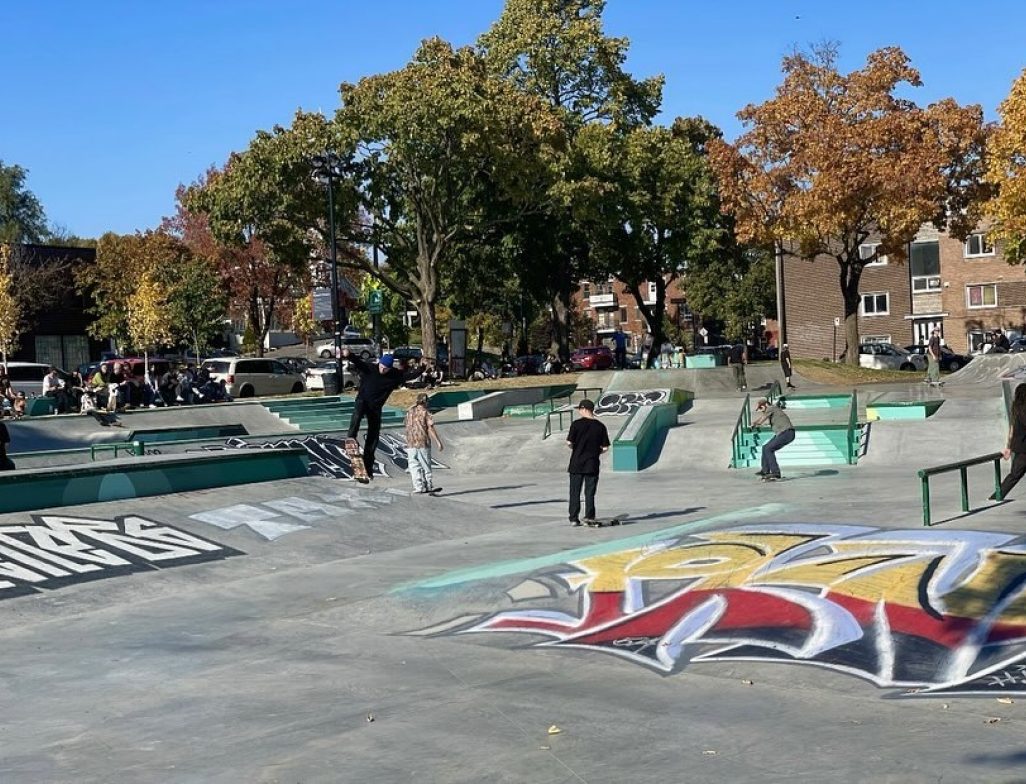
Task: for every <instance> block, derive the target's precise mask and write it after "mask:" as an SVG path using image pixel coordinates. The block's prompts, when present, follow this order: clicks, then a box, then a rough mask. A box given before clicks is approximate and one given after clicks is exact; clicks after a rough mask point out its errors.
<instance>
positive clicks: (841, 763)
mask: <svg viewBox="0 0 1026 784" xmlns="http://www.w3.org/2000/svg"><path fill="white" fill-rule="evenodd" d="M653 379H654V382H653V383H652V384H651V388H662V387H665V386H668V384H666V383H663V381H665V379H661V380H656V379H655V377H654V376H653ZM800 386H802V387H803V388H802V389H801V390H800V391H802V392H804V391H811V388H810V387H808V385H805V384H800ZM877 395H886V396H887V397H888V399H914V398H915V397H917V396H923V395H926V396H927V397H929V398H933V397H941V396H942V397H943V398H944V399H945V403H944V405H943V406H942V407H941V408H940V410H939V411H938V413H937V414H936V415H935V416H934V417H931V419H929V420H926V421H919V422H876V423H874V424H873V425H872V426H871V427H870V430H869V438H868V451H867V453H866V455H865V457H864V459H863V460H862V461H861V462H860V464H859V465H857V466H825V467H822V468H807V469H800V470H799V469H796V470H793V471H789V472H787V473H788V475H789V481H786V482H782V483H778V484H770V485H766V484H762V483H759V482H758V481H757V480H756V479H755V477H754V476H752V474H751V472H738V471H732V470H728V469H727V468H726V464H727V461H728V460H729V454H730V446H729V438H730V433H731V429H732V428H733V425H734V421H735V420H736V418H737V414H738V410H739V407H740V401H741V397H740V396H738V395H736V394H734V393H733V391H732V390H727V391H721V392H719V393H718V394H714V393H713V392H712V391H711V392H710V394H709V395H708V396H706V397H701V396H700V397H699V398H698V399H697V400H696V401H695V405H694V407H693V408H692V409H691V410H690V411H688V412H687V413H685V414H684V415H682V416H681V418H680V423H679V426H678V427H677V428H674V429H673V430H671V431H670V433H669V434H668V436H667V438H666V440H665V443H664V444H663V445H662V451H661V456H660V459H659V461H658V462H657V463H656V464H655V465H654V466H652V467H651V468H649V469H646V470H645V471H642V472H640V473H637V474H622V473H613V472H612V471H606V472H605V473H604V474H603V476H602V479H601V482H600V486H599V512H600V513H601V514H613V513H625V514H627V515H628V516H629V519H628V521H627V524H625V525H623V526H622V527H618V528H601V529H592V528H572V527H570V526H569V525H567V523H566V509H565V506H566V501H565V497H566V475H565V473H564V471H565V465H566V459H567V449H566V447H565V445H564V444H563V440H562V438H561V437H560V436H558V435H557V436H555V437H553V438H550V439H548V440H545V441H543V440H542V439H541V437H540V436H541V428H542V424H541V423H540V422H537V421H534V422H530V421H528V422H523V421H518V422H508V421H507V422H501V421H489V422H480V423H475V422H468V423H447V424H445V425H443V426H442V437H443V438H444V439H445V440H446V442H447V449H446V450H445V451H443V452H442V453H440V454H439V453H436V455H435V457H436V458H438V459H439V460H440V461H442V462H443V463H445V464H446V465H447V466H448V467H447V468H440V469H437V470H436V473H435V480H436V483H437V484H439V485H442V486H443V487H444V490H443V493H442V495H441V496H440V497H437V498H435V497H425V496H411V495H410V493H409V480H408V478H407V477H405V476H403V475H401V474H399V473H398V472H396V471H394V469H393V472H392V473H393V476H392V477H390V478H382V479H378V480H376V481H375V482H374V483H373V485H372V486H371V487H369V488H364V487H361V486H358V485H355V484H353V483H352V482H348V481H341V480H336V479H329V478H323V477H309V478H305V479H298V480H289V481H284V482H275V483H266V484H256V485H245V486H240V487H236V488H228V489H223V490H212V491H202V492H195V493H184V494H179V495H173V496H166V497H160V498H147V499H137V500H130V501H119V502H112V503H102V504H95V505H90V506H85V507H76V508H74V509H52V510H44V511H42V512H39V513H37V514H35V515H28V514H17V515H6V516H0V554H2V556H3V560H2V561H0V598H3V599H4V601H3V602H2V603H0V608H2V611H3V612H4V617H5V621H6V622H5V623H4V624H3V628H2V630H0V642H2V646H3V650H4V656H3V663H2V664H0V671H2V674H3V677H2V678H0V695H2V704H3V705H4V707H5V710H4V712H3V717H2V718H0V781H2V782H4V784H20V783H21V782H26V783H27V782H33V783H35V782H76V784H77V783H79V782H225V783H226V784H227V783H229V782H230V783H233V784H234V783H235V782H268V783H270V782H408V781H417V782H540V783H543V784H548V783H550V782H551V783H552V784H556V783H557V782H558V783H561V784H562V783H563V782H622V781H631V782H635V783H640V782H659V783H660V784H663V783H664V782H675V781H682V782H683V781H686V782H795V781H802V782H806V781H807V782H833V781H837V782H846V781H860V782H936V781H959V782H1016V781H1026V774H1023V773H1022V772H1021V771H1022V769H1023V765H1024V763H1026V742H1024V741H1023V740H1022V736H1023V729H1024V727H1026V718H1024V716H1023V714H1022V705H1023V704H1026V677H1024V676H1023V673H1024V672H1026V664H1022V665H1021V664H1018V663H1017V662H1018V661H1020V658H1021V657H1023V656H1026V649H1024V648H1023V640H1026V612H1024V610H1023V607H1022V606H1021V605H1022V604H1023V603H1024V602H1026V600H1024V599H1023V594H1022V586H1023V584H1024V581H1023V579H1022V578H1023V575H1026V567H1024V566H1023V565H1022V564H1023V563H1026V561H1023V560H1022V559H1024V558H1026V550H1024V549H1023V547H1022V544H1021V542H1020V538H1019V536H1020V532H1021V529H1022V527H1023V519H1024V518H1023V516H1024V514H1026V495H1022V491H1019V493H1018V494H1017V493H1013V494H1012V499H1013V500H1010V501H1007V502H1005V503H1001V504H993V503H989V502H987V501H985V500H984V499H985V497H986V495H987V494H989V492H991V489H992V481H991V479H990V475H989V474H988V470H989V469H988V468H987V467H982V468H979V469H971V470H970V480H971V493H970V500H971V503H972V506H973V507H974V508H975V511H974V512H972V513H970V514H969V515H962V514H961V512H960V511H959V509H958V503H959V502H958V490H957V474H955V475H946V476H944V477H939V478H938V479H936V480H934V485H933V488H934V504H935V517H936V518H937V520H938V521H940V522H939V524H938V525H936V526H934V527H932V528H929V529H926V528H923V527H922V526H921V520H920V515H921V501H920V488H919V482H918V480H917V479H916V476H915V471H916V470H917V469H919V468H922V467H924V466H927V465H933V464H936V463H941V462H946V461H948V460H952V459H957V458H961V457H966V456H972V455H978V454H984V453H988V452H992V451H995V450H997V449H999V448H1000V447H1001V446H1002V445H1003V442H1002V439H1003V437H1004V432H1005V424H1004V420H1003V413H1002V409H1001V391H1000V385H999V384H997V383H994V381H993V380H991V381H987V382H978V383H973V384H969V383H966V384H952V385H949V386H947V387H945V388H943V389H938V390H927V389H926V388H925V387H923V386H922V385H918V384H917V385H890V386H887V387H874V388H871V389H870V388H867V389H863V390H860V400H861V401H862V402H863V404H864V403H865V401H866V400H867V399H873V398H874V396H877ZM806 415H807V412H804V413H803V416H806ZM988 482H991V484H990V485H988ZM1020 496H1021V498H1020ZM1024 661H1026V660H1024ZM802 665H804V666H802Z"/></svg>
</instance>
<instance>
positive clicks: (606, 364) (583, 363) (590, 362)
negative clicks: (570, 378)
mask: <svg viewBox="0 0 1026 784" xmlns="http://www.w3.org/2000/svg"><path fill="white" fill-rule="evenodd" d="M612 366H613V352H612V351H611V350H610V349H609V346H582V347H581V348H579V349H577V350H576V351H575V352H574V353H573V354H571V355H570V367H571V368H572V369H573V370H609V368H611V367H612Z"/></svg>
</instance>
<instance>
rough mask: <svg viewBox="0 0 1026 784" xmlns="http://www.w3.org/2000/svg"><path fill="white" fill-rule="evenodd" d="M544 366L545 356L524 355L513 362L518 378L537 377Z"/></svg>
mask: <svg viewBox="0 0 1026 784" xmlns="http://www.w3.org/2000/svg"><path fill="white" fill-rule="evenodd" d="M544 364H545V355H544V354H524V355H523V356H519V357H517V358H516V359H514V360H513V370H514V371H515V372H516V374H517V375H518V376H536V375H538V374H539V373H541V372H542V366H543V365H544Z"/></svg>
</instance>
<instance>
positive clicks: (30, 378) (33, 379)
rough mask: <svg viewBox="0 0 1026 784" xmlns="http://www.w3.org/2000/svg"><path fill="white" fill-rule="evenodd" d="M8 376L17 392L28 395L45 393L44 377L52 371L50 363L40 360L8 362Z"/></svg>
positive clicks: (0, 365)
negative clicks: (43, 362)
mask: <svg viewBox="0 0 1026 784" xmlns="http://www.w3.org/2000/svg"><path fill="white" fill-rule="evenodd" d="M0 367H6V368H7V377H8V378H9V379H10V380H11V387H13V388H14V391H15V392H24V393H25V396H26V397H32V396H33V395H41V394H43V379H44V378H45V377H46V374H47V373H49V372H50V366H49V365H42V364H40V363H39V362H8V363H7V365H6V366H4V365H2V364H0Z"/></svg>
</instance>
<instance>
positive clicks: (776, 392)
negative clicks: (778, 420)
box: [766, 381, 784, 403]
mask: <svg viewBox="0 0 1026 784" xmlns="http://www.w3.org/2000/svg"><path fill="white" fill-rule="evenodd" d="M783 394H784V390H783V389H782V388H781V387H780V382H779V381H774V382H773V383H772V384H770V388H769V389H768V390H766V400H768V401H769V402H770V403H776V402H777V401H778V400H780V398H781V396H782V395H783Z"/></svg>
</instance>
